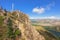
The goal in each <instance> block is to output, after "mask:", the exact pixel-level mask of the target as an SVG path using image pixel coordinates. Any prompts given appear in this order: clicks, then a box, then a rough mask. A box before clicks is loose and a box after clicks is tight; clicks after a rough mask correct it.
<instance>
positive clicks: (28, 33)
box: [0, 9, 45, 40]
mask: <svg viewBox="0 0 60 40" xmlns="http://www.w3.org/2000/svg"><path fill="white" fill-rule="evenodd" d="M0 17H1V20H0V30H6V31H5V32H6V35H3V34H5V32H2V31H0V33H1V32H2V33H3V34H1V35H3V36H5V37H2V39H1V40H45V38H44V37H43V36H42V35H41V34H39V33H38V32H37V31H36V30H35V28H34V27H32V25H31V24H30V20H29V18H28V16H27V15H26V14H24V13H22V12H20V11H13V12H9V11H6V10H3V9H0ZM2 17H3V18H2ZM3 26H5V27H6V29H5V28H4V29H1V28H2V27H3ZM16 30H18V32H16ZM19 32H21V33H19ZM20 36H21V37H20ZM0 38H1V36H0Z"/></svg>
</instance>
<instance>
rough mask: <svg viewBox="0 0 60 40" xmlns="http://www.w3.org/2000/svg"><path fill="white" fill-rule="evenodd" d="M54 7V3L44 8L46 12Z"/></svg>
mask: <svg viewBox="0 0 60 40" xmlns="http://www.w3.org/2000/svg"><path fill="white" fill-rule="evenodd" d="M54 6H55V2H52V3H49V4H48V5H47V6H46V10H50V9H51V8H52V7H54Z"/></svg>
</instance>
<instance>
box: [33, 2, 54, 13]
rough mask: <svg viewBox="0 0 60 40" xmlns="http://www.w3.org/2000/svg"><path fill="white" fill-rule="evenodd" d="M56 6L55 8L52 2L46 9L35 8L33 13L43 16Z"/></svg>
mask: <svg viewBox="0 0 60 40" xmlns="http://www.w3.org/2000/svg"><path fill="white" fill-rule="evenodd" d="M54 6H55V2H52V3H49V4H48V5H46V7H35V8H33V10H32V12H34V13H38V14H42V13H44V12H45V11H46V10H50V9H51V8H52V7H54Z"/></svg>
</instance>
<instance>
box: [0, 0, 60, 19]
mask: <svg viewBox="0 0 60 40" xmlns="http://www.w3.org/2000/svg"><path fill="white" fill-rule="evenodd" d="M0 5H1V6H2V7H3V8H4V9H7V10H8V11H11V10H12V9H13V10H20V11H22V12H24V13H25V14H27V15H29V17H30V18H32V19H33V18H35V19H38V18H52V19H53V18H59V19H60V0H0Z"/></svg>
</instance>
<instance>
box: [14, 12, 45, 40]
mask: <svg viewBox="0 0 60 40" xmlns="http://www.w3.org/2000/svg"><path fill="white" fill-rule="evenodd" d="M16 13H17V14H19V13H18V12H16ZM23 15H24V17H22V19H19V20H20V21H21V22H20V21H18V20H16V21H15V23H16V24H17V26H18V27H19V29H20V30H21V33H22V37H24V38H25V40H45V39H44V37H43V36H42V35H40V34H39V33H38V32H37V31H36V29H35V28H34V27H32V25H31V24H30V20H29V18H28V16H26V15H25V14H23ZM18 17H20V15H19V16H18Z"/></svg>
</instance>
